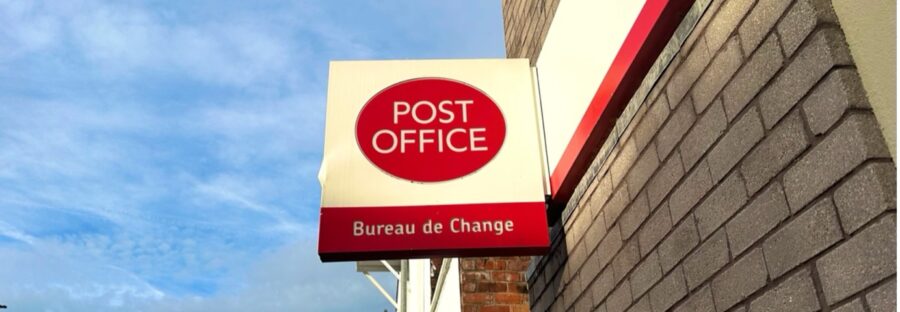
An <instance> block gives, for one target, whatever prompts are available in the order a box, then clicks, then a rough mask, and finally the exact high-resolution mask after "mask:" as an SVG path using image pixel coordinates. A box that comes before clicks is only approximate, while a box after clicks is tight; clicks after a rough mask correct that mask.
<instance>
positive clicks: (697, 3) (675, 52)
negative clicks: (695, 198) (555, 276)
mask: <svg viewBox="0 0 900 312" xmlns="http://www.w3.org/2000/svg"><path fill="white" fill-rule="evenodd" d="M702 2H703V1H702V0H701V1H695V2H694V4H693V5H694V6H704V8H703V9H702V10H703V12H702V13H701V14H699V15H697V16H695V17H694V19H693V20H691V21H689V24H690V26H686V25H688V24H685V22H686V21H688V20H687V19H685V20H682V22H681V23H680V24H679V26H678V28H679V29H681V28H682V27H690V31H689V34H688V35H686V36H685V37H684V38H683V40H678V42H677V43H675V41H674V40H676V37H675V36H673V37H672V38H670V39H669V42H668V43H667V44H666V45H667V47H666V48H665V49H664V51H663V52H662V53H660V57H662V56H663V55H665V54H666V53H667V52H666V51H667V50H668V49H675V47H674V46H676V45H677V48H678V50H673V51H671V52H672V53H671V56H669V57H670V59H669V60H668V61H665V63H666V64H665V65H661V67H660V68H659V69H658V74H657V75H656V77H655V78H653V80H654V81H653V83H652V84H650V85H648V86H647V87H646V94H643V95H642V97H644V99H643V100H642V101H640V102H636V104H635V105H636V107H635V108H633V109H632V112H633V113H632V116H631V117H630V118H634V114H636V112H637V110H638V109H639V108H640V107H641V106H643V105H645V104H646V103H647V97H649V95H650V93H651V92H652V90H653V88H655V86H656V84H657V83H659V80H660V79H661V78H662V77H663V76H664V75H665V73H666V71H668V70H669V69H672V68H671V66H670V65H672V64H673V62H674V61H675V59H676V58H677V56H678V54H679V52H680V51H681V48H683V44H684V42H685V40H687V38H688V37H689V36H690V33H693V32H694V31H695V30H696V29H695V27H696V26H697V23H698V22H699V21H700V19H701V18H702V17H703V16H704V14H705V13H706V11H707V9H708V8H709V5H710V2H706V3H705V4H704V3H702ZM689 17H691V16H690V15H686V16H685V18H689ZM677 32H678V30H676V34H677ZM658 61H660V60H659V59H657V62H658ZM679 65H680V64H679ZM653 67H657V64H654V65H653ZM653 67H652V68H653ZM672 70H676V69H672ZM646 78H647V77H645V79H646ZM666 83H668V81H667V82H666ZM641 85H644V82H642V83H641ZM639 91H640V87H639ZM634 96H637V94H636V95H633V96H632V100H633V99H634ZM657 96H659V94H657ZM630 102H631V101H629V104H628V106H631V105H632V103H630ZM647 105H651V104H647ZM628 110H629V108H628V107H626V108H625V111H628ZM631 121H632V120H631V119H629V121H628V122H627V125H626V126H623V127H621V129H619V125H618V123H616V125H615V126H614V129H613V130H614V131H618V134H617V135H616V138H615V139H614V140H613V142H612V143H609V141H610V140H609V139H607V141H606V142H604V143H603V144H602V145H601V152H602V151H603V149H604V146H605V145H607V144H612V145H611V146H610V147H609V148H608V151H607V152H606V153H605V155H603V156H602V157H603V158H604V160H602V161H598V160H600V157H601V155H599V154H598V155H597V156H596V157H595V158H594V160H593V161H592V163H591V167H594V166H596V167H597V169H598V170H599V169H601V168H602V167H603V164H604V163H605V162H607V161H614V160H609V159H608V158H609V157H610V155H612V153H613V150H614V149H616V148H620V149H621V147H622V145H619V144H618V143H619V142H620V141H619V140H620V139H621V136H622V135H623V134H625V132H626V131H627V130H628V129H629V128H633V126H632V124H631ZM635 126H636V125H635ZM619 130H621V131H619ZM639 152H641V151H639ZM617 156H618V155H617ZM616 158H618V157H616ZM635 160H637V159H635ZM610 165H611V163H610ZM633 165H634V163H632V164H630V165H629V170H626V173H627V172H630V168H631V166H633ZM610 167H611V166H610ZM609 170H610V168H607V169H606V170H605V171H603V172H599V171H598V172H596V173H594V174H593V175H592V176H590V177H588V176H587V175H586V176H583V177H582V179H581V181H579V183H578V186H577V187H576V191H578V189H581V194H577V196H573V197H572V198H571V199H570V200H569V203H567V205H566V206H567V207H565V209H564V210H563V215H564V216H565V213H566V211H567V210H575V208H577V207H569V206H570V205H571V203H572V202H573V200H574V203H575V204H576V205H577V203H578V202H580V199H581V197H583V196H584V195H585V194H584V191H585V190H586V189H587V188H588V187H587V186H589V184H591V183H593V180H595V178H596V177H598V176H599V177H602V176H603V175H605V174H607V173H608V172H609ZM588 172H590V170H588ZM585 178H587V179H585ZM586 181H590V182H586ZM582 184H586V185H582ZM576 193H577V192H576ZM635 196H636V195H635ZM608 201H609V198H607V200H606V202H608ZM604 205H605V203H604Z"/></svg>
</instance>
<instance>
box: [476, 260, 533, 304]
mask: <svg viewBox="0 0 900 312" xmlns="http://www.w3.org/2000/svg"><path fill="white" fill-rule="evenodd" d="M529 261H531V258H530V257H503V258H500V257H493V258H463V259H460V283H461V285H460V290H461V294H462V310H463V312H527V311H529V309H528V282H526V281H525V270H526V269H527V268H528V263H529Z"/></svg>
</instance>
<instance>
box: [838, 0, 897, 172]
mask: <svg viewBox="0 0 900 312" xmlns="http://www.w3.org/2000/svg"><path fill="white" fill-rule="evenodd" d="M833 4H834V9H835V12H836V13H837V16H838V20H839V21H840V23H841V27H842V28H843V29H844V32H845V33H846V35H847V42H848V43H849V44H850V53H851V54H852V55H853V57H854V58H856V61H857V62H856V66H857V67H858V68H859V75H860V77H862V82H863V85H864V86H865V87H866V91H868V96H869V103H870V104H872V110H873V111H874V112H875V118H876V119H878V123H879V124H880V125H881V130H882V134H883V135H884V137H885V139H886V140H887V142H888V148H889V149H890V150H891V155H892V156H894V158H895V159H896V158H897V146H896V141H897V136H896V135H897V58H896V57H897V1H896V0H867V1H854V0H835V1H834V2H833Z"/></svg>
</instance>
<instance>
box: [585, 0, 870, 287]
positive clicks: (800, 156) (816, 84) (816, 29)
mask: <svg viewBox="0 0 900 312" xmlns="http://www.w3.org/2000/svg"><path fill="white" fill-rule="evenodd" d="M785 11H786V12H787V11H788V10H787V9H786V10H785ZM736 29H737V28H736ZM773 29H774V28H773ZM817 31H820V29H819V27H818V26H817V27H816V28H815V29H814V30H813V31H811V32H810V35H812V34H814V33H815V32H817ZM771 32H772V30H770V33H771ZM810 35H808V36H807V37H806V38H805V39H804V43H803V44H802V45H801V47H800V48H798V51H799V50H800V49H802V47H803V46H805V45H806V44H807V43H806V42H808V41H809V37H811V36H810ZM779 46H780V42H779ZM757 49H758V47H757ZM782 53H783V49H782ZM795 56H796V54H795ZM791 60H793V58H792V59H791ZM745 64H746V62H743V64H742V67H743V66H744V65H745ZM707 67H708V66H707ZM785 67H786V65H785V66H782V68H781V69H780V70H779V72H781V71H783V69H784V68H785ZM834 69H835V68H832V69H830V70H829V73H830V72H831V71H833V70H834ZM774 76H777V74H776V75H774ZM774 76H773V77H774ZM826 76H827V74H826ZM732 78H733V77H732ZM823 78H824V77H823ZM769 82H771V79H770V81H769ZM819 83H821V79H820V81H818V82H816V83H815V85H814V86H813V88H811V89H810V91H811V90H812V89H814V88H815V86H818V84H819ZM767 84H768V83H767ZM808 93H809V92H807V94H806V95H804V97H803V98H801V99H800V100H799V101H798V103H797V104H795V105H798V104H800V103H801V102H802V101H803V100H804V99H805V98H806V96H807V95H808ZM758 94H759V93H757V95H758ZM798 106H800V105H798ZM747 107H750V106H747ZM747 107H745V108H744V111H746V110H748V108H747ZM866 111H867V112H868V111H869V110H866ZM742 114H743V113H742ZM786 115H787V114H786ZM802 115H803V114H801V116H802ZM670 117H671V116H670ZM844 118H845V117H842V118H841V119H844ZM737 119H738V118H737V117H736V118H735V120H737ZM782 119H783V118H782ZM667 120H668V119H667ZM841 121H842V120H841ZM780 122H781V120H779V124H780ZM804 123H806V122H805V118H804ZM695 124H696V122H695ZM839 124H841V122H837V123H835V124H834V125H832V128H834V127H836V126H837V125H839ZM732 126H733V124H732ZM730 128H731V127H730V126H729V127H728V129H727V130H730ZM773 128H774V127H773ZM806 128H807V127H804V129H806ZM691 129H693V125H692V127H691ZM727 130H726V131H725V132H726V133H727ZM829 133H830V130H829ZM766 136H767V135H766ZM766 136H764V137H766ZM654 137H655V135H654ZM823 137H828V134H825V135H823ZM682 139H683V138H682ZM720 139H721V137H720V138H718V139H717V140H716V142H718V141H719V140H720ZM651 141H652V139H651ZM816 141H818V140H816ZM816 143H817V142H816ZM757 145H758V144H757ZM810 145H811V146H814V145H813V144H810ZM816 145H817V144H816ZM679 146H680V143H679ZM754 147H755V146H754ZM808 149H811V148H808ZM644 150H646V149H644ZM708 152H709V150H707V151H706V153H708ZM644 153H645V152H642V153H641V155H643V154H644ZM706 153H704V156H703V157H701V159H703V158H705V157H706V156H705V154H706ZM670 154H674V153H670ZM748 154H749V153H748ZM803 155H805V153H801V155H798V156H797V157H796V158H795V159H794V161H792V162H791V164H792V163H794V162H796V160H797V159H800V158H802V156H803ZM639 157H640V156H639ZM670 157H672V156H667V159H669V158H670ZM744 157H746V154H745V155H744ZM742 160H743V158H742ZM742 160H741V161H739V162H738V164H740V163H741V162H742ZM698 163H699V162H698ZM632 165H633V164H632ZM695 166H696V164H695ZM790 166H791V165H788V166H786V167H785V168H790ZM735 167H736V168H737V165H736V166H735ZM692 168H693V167H692ZM734 169H735V168H732V171H734ZM657 171H658V170H657ZM784 171H785V170H782V172H781V173H782V174H783V172H784ZM627 172H630V169H629V170H628V171H627ZM689 173H690V171H688V173H686V174H685V176H687V175H688V174H689ZM655 175H656V172H654V175H653V176H655ZM683 178H684V177H682V180H683ZM651 179H652V177H651ZM648 181H649V180H648ZM772 181H776V178H773V179H772V180H770V181H769V183H767V185H769V184H771V182H772ZM621 184H626V185H627V182H626V183H621ZM680 184H681V183H678V185H680ZM619 187H622V186H619ZM645 187H646V185H645V186H644V187H642V188H641V190H643V189H644V188H645ZM674 188H675V187H673V189H674ZM617 189H618V187H617ZM748 193H749V192H748ZM669 194H671V192H669ZM669 194H667V196H666V198H668V196H669ZM823 194H824V193H823ZM706 195H708V194H706ZM610 197H611V196H610ZM755 197H756V196H754V198H755ZM751 201H752V200H748V203H749V202H751ZM607 202H608V200H607ZM695 207H696V206H695ZM695 207H692V208H691V211H693V209H694V208H695ZM655 209H656V208H654V210H655ZM742 209H743V208H741V209H740V210H742ZM798 214H799V212H798ZM595 219H596V218H594V219H593V220H595ZM645 221H646V220H645ZM645 221H644V222H645ZM682 222H683V220H682ZM679 224H680V222H679ZM642 225H643V223H642ZM674 227H675V226H673V228H674ZM667 237H668V235H667ZM579 242H580V240H579ZM698 245H699V244H698ZM595 250H596V248H595V249H592V251H591V255H593V254H594V252H595ZM582 267H583V264H582ZM605 267H606V266H605ZM579 271H580V268H579Z"/></svg>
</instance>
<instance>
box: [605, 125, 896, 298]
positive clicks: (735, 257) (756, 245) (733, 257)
mask: <svg viewBox="0 0 900 312" xmlns="http://www.w3.org/2000/svg"><path fill="white" fill-rule="evenodd" d="M799 109H800V107H794V108H792V110H791V112H793V111H794V110H799ZM866 112H870V111H869V110H866ZM801 115H802V114H801ZM850 115H852V114H851V112H850V111H849V110H848V111H845V112H844V114H843V115H842V117H841V118H840V119H839V120H838V121H837V122H836V123H835V125H834V126H833V127H832V128H836V127H837V125H840V124H842V123H843V121H844V120H845V119H847V118H849V116H850ZM734 120H735V121H736V120H738V118H735V119H734ZM782 120H783V119H782ZM782 120H779V123H778V124H781V122H782ZM776 127H777V125H776ZM773 129H774V127H773ZM726 132H727V131H726ZM830 134H831V131H828V132H826V133H825V134H823V137H828V136H829V135H830ZM723 136H724V135H723ZM762 141H763V140H760V142H757V145H758V144H760V143H761V142H762ZM817 145H818V144H815V145H813V144H810V146H808V147H807V148H806V150H805V151H811V150H813V149H814V147H815V146H817ZM755 147H756V146H754V148H755ZM751 150H753V148H751ZM673 154H674V153H673ZM749 154H750V153H749V152H748V153H747V154H745V155H744V157H742V158H741V160H740V161H738V162H737V164H736V165H735V166H734V167H733V168H732V169H731V170H730V171H729V173H728V174H726V176H728V175H729V174H732V173H734V172H735V171H738V173H739V172H740V169H739V168H740V166H739V165H740V164H741V163H742V162H743V160H744V158H745V157H746V156H747V155H749ZM805 154H806V153H801V154H799V155H798V156H797V157H795V159H794V160H792V161H791V162H790V163H789V164H788V165H786V166H785V167H784V169H782V170H781V171H780V172H779V175H777V176H776V177H773V178H772V179H770V180H769V181H768V182H767V183H766V184H765V185H764V186H763V187H761V188H760V191H759V192H757V193H755V194H752V196H750V195H748V200H747V202H746V203H744V205H742V206H741V207H740V208H739V209H738V210H737V211H735V213H734V214H732V215H731V216H729V217H728V218H727V219H726V220H725V221H724V222H723V223H722V224H721V225H719V226H718V227H716V228H715V229H714V230H713V233H715V232H717V231H719V230H723V231H725V233H726V240H727V230H726V229H725V227H726V226H727V224H728V223H729V222H730V221H731V220H732V219H734V217H735V216H737V215H738V214H739V212H741V211H743V210H744V209H746V208H747V206H748V205H749V204H750V203H752V202H753V201H754V200H756V198H758V197H759V196H761V195H762V194H763V193H764V192H762V191H763V190H765V189H766V188H768V187H770V186H771V185H772V184H773V183H775V182H779V180H780V179H779V178H778V177H779V176H781V175H783V174H784V173H785V172H786V171H787V170H788V169H789V168H791V167H792V166H793V164H794V163H795V162H797V161H799V160H800V159H802V158H803V157H802V156H803V155H805ZM704 158H705V156H704ZM701 159H703V158H701ZM872 160H873V159H870V160H867V161H864V162H863V163H862V164H860V165H859V166H857V167H855V168H854V169H853V170H851V171H850V172H849V173H847V174H846V175H845V176H844V177H842V178H841V179H839V180H838V181H836V182H835V184H833V185H832V186H831V187H829V188H828V189H826V190H825V191H823V192H822V193H821V194H819V195H818V196H816V198H814V199H813V200H811V201H810V202H809V203H807V204H806V205H805V206H804V207H803V208H801V209H800V210H798V211H797V212H796V213H792V215H790V216H788V218H786V219H785V220H782V221H781V222H779V223H778V224H776V226H775V227H774V228H772V229H771V230H769V231H768V232H767V233H765V234H764V235H763V236H761V237H760V238H759V239H757V240H756V241H755V242H754V243H753V244H751V245H750V246H749V247H747V248H745V250H744V251H743V252H742V253H740V254H738V255H734V254H732V250H731V246H730V241H728V242H727V243H726V246H727V247H728V253H729V262H728V263H726V265H724V266H723V267H722V268H720V269H719V270H718V271H717V272H716V273H714V274H713V275H711V276H709V277H708V278H707V279H706V280H704V282H703V283H701V284H700V285H698V286H697V287H696V288H695V289H694V292H696V291H699V290H700V289H702V288H703V287H702V286H703V285H705V284H709V283H710V282H711V281H712V280H714V279H715V277H716V276H718V275H719V273H721V272H724V271H725V270H726V268H728V267H731V266H732V264H733V263H735V262H737V261H738V260H739V259H738V258H743V256H745V255H747V254H749V252H750V251H752V250H754V249H756V248H762V245H763V244H764V243H765V241H766V240H767V239H768V238H769V237H771V236H772V235H774V234H775V233H777V232H778V230H780V229H782V228H784V226H785V225H787V224H788V223H790V222H791V221H792V220H794V219H796V218H798V217H799V216H800V215H801V214H803V212H804V211H806V210H808V209H810V207H812V206H814V204H816V203H818V202H819V201H820V200H822V198H825V197H829V196H831V197H832V200H833V195H832V193H833V190H834V189H836V188H838V187H840V186H841V185H843V184H844V183H845V180H846V179H848V178H849V177H852V176H853V175H854V174H855V173H856V172H857V171H859V170H861V169H862V168H863V167H865V165H867V164H868V163H870V161H872ZM875 160H878V159H875ZM698 163H699V162H698ZM742 180H743V179H742ZM742 184H745V183H743V181H742ZM781 184H782V185H783V184H784V183H781ZM745 188H746V186H745ZM673 189H674V187H673ZM714 190H715V189H712V190H710V191H709V192H707V193H706V194H705V195H704V197H703V198H704V199H701V200H700V201H698V202H697V204H696V205H694V206H693V207H691V209H690V210H689V212H688V214H686V215H685V216H684V217H683V218H682V219H681V220H679V221H678V222H677V223H675V224H673V226H672V228H671V229H670V230H669V232H668V233H666V235H665V236H664V237H663V238H662V239H660V241H659V243H661V242H662V241H665V240H666V239H667V238H669V237H670V236H671V235H673V234H672V233H674V229H675V228H677V227H679V226H680V225H681V224H682V223H683V222H687V221H686V220H687V219H688V217H693V215H694V214H693V212H694V210H695V209H696V207H697V206H698V205H699V204H701V203H702V202H703V201H705V198H707V197H708V196H709V194H711V193H713V191H714ZM747 193H748V194H749V191H748V192H747ZM670 194H671V192H670ZM670 194H668V195H667V196H666V198H668V196H669V195H670ZM785 196H786V194H785ZM785 201H786V198H785ZM835 213H836V217H837V218H838V220H840V215H839V214H837V212H835ZM885 213H887V212H885ZM648 218H649V216H648ZM878 219H880V216H879V217H876V218H874V219H873V220H870V222H868V223H866V224H865V225H864V226H862V227H860V228H859V229H858V230H857V231H856V232H854V233H858V232H860V231H862V230H863V229H864V228H867V227H868V225H869V224H870V223H872V222H874V220H878ZM646 221H647V219H645V220H644V221H642V224H641V226H640V227H639V228H638V230H636V231H639V230H640V228H642V227H643V225H644V223H646ZM694 221H695V228H694V230H695V231H696V230H697V228H696V220H694ZM839 222H840V221H839ZM839 226H840V225H839ZM838 230H840V231H841V233H842V235H843V227H842V226H841V228H839V229H838ZM698 234H699V233H698ZM712 236H713V235H710V236H708V237H706V238H705V239H703V238H700V239H698V243H697V245H695V246H694V247H693V248H691V250H689V251H688V252H687V253H686V256H684V257H682V258H681V259H679V260H678V261H677V262H676V263H675V265H674V266H673V267H672V269H675V268H676V267H678V266H679V265H683V262H684V260H685V259H686V258H687V257H689V256H690V255H692V254H693V253H695V252H696V251H697V250H698V249H699V248H700V247H701V246H703V244H704V243H706V242H708V241H709V240H710V239H711V238H712ZM844 236H845V237H843V238H842V239H841V240H840V241H838V242H835V244H834V246H837V245H840V244H842V243H843V242H844V241H846V240H848V239H849V238H850V237H849V236H847V235H844ZM698 237H699V235H698ZM659 243H657V245H656V246H654V248H653V249H652V250H651V251H650V253H652V252H656V251H657V250H658V248H659ZM832 247H833V246H832ZM829 249H830V248H829ZM829 249H826V250H823V251H822V252H820V253H819V255H821V254H824V253H826V251H827V250H829ZM650 253H647V257H649V255H650ZM617 255H618V254H617ZM614 257H615V256H614ZM647 257H641V259H640V260H645V259H646V258H647ZM763 257H764V259H765V252H764V251H763ZM816 258H817V257H816ZM639 263H640V262H639ZM766 263H767V262H766ZM801 266H802V264H800V265H798V267H801ZM635 267H637V264H636V265H635V266H634V267H632V269H631V270H629V273H628V274H626V276H630V274H631V273H633V271H634V269H635ZM661 271H662V270H661ZM793 271H794V270H791V271H789V272H786V273H784V274H783V275H782V277H785V276H788V273H790V272H793ZM663 273H664V274H669V273H671V272H670V271H669V272H666V271H663ZM623 280H625V278H623ZM767 280H768V278H767ZM660 281H661V279H660ZM658 283H659V281H657V284H658ZM620 284H621V281H620V282H619V283H618V284H616V286H617V287H618V286H619V285H620ZM655 285H656V284H654V286H655ZM651 288H652V287H651ZM763 288H766V286H764V287H763ZM687 297H688V296H686V297H685V298H687ZM748 298H749V297H748ZM682 299H684V298H682Z"/></svg>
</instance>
